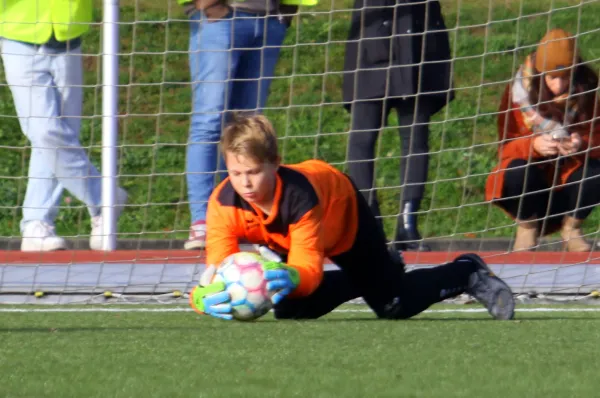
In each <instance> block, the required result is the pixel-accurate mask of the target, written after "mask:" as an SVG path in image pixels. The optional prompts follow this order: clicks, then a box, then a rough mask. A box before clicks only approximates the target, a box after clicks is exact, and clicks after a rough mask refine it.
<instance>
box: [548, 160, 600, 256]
mask: <svg viewBox="0 0 600 398" xmlns="http://www.w3.org/2000/svg"><path fill="white" fill-rule="evenodd" d="M557 196H560V197H562V198H563V200H562V203H565V206H564V207H565V208H563V209H560V210H559V211H557V212H560V213H563V212H567V214H565V215H564V217H563V219H562V230H561V237H562V238H563V240H564V241H565V245H566V248H567V250H568V251H573V252H586V251H590V250H591V249H592V246H591V245H590V244H589V243H588V242H586V240H585V239H584V237H583V232H582V230H581V226H582V224H583V221H584V220H585V219H586V218H587V217H588V216H589V215H590V214H591V212H592V211H593V210H594V208H595V207H596V206H597V205H598V203H600V161H598V160H595V159H590V160H589V161H588V164H587V165H585V166H582V167H580V168H579V169H577V170H575V171H574V172H573V174H571V175H570V176H569V178H568V179H567V185H566V186H565V187H564V188H563V189H562V190H560V191H558V193H557Z"/></svg>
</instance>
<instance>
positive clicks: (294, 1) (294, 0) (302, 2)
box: [0, 0, 319, 6]
mask: <svg viewBox="0 0 600 398" xmlns="http://www.w3.org/2000/svg"><path fill="white" fill-rule="evenodd" d="M0 1H1V0H0ZM177 2H178V3H179V4H186V3H192V0H177ZM280 3H281V4H285V5H288V6H315V5H317V4H318V3H319V0H281V1H280Z"/></svg>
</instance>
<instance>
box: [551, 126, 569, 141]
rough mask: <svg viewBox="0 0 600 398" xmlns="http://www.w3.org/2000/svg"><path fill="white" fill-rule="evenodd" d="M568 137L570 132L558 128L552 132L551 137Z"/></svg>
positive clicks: (560, 138)
mask: <svg viewBox="0 0 600 398" xmlns="http://www.w3.org/2000/svg"><path fill="white" fill-rule="evenodd" d="M569 137H570V134H569V133H568V132H567V131H566V130H564V129H560V130H557V131H553V132H552V139H554V140H557V141H562V140H566V139H568V138H569Z"/></svg>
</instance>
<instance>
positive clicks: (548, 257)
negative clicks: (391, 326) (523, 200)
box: [0, 250, 600, 266]
mask: <svg viewBox="0 0 600 398" xmlns="http://www.w3.org/2000/svg"><path fill="white" fill-rule="evenodd" d="M462 253H464V252H431V253H415V252H406V253H404V259H405V261H406V263H407V264H410V265H412V264H415V265H416V264H441V263H445V262H449V261H452V260H453V259H454V258H455V257H457V256H458V255H459V254H462ZM478 254H479V255H480V256H482V257H483V258H484V259H485V260H486V261H487V262H488V263H490V264H511V265H520V264H522V265H527V266H531V265H536V264H545V265H548V264H600V251H599V252H590V253H567V252H524V253H506V252H491V251H490V252H480V253H478ZM204 261H205V256H204V252H202V251H185V250H140V251H136V250H119V251H114V252H98V251H88V250H72V251H57V252H47V253H23V252H21V251H17V250H15V251H0V264H11V265H15V264H86V263H124V262H126V263H137V264H157V263H160V264H194V263H200V264H204Z"/></svg>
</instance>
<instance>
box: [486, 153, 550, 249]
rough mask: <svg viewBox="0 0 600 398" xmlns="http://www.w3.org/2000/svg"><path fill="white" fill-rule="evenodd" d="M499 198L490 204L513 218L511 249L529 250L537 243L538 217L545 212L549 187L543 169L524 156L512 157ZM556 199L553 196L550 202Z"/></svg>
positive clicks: (546, 211)
mask: <svg viewBox="0 0 600 398" xmlns="http://www.w3.org/2000/svg"><path fill="white" fill-rule="evenodd" d="M504 173H505V174H504V185H503V186H502V198H501V199H497V200H495V201H494V204H495V205H497V206H499V207H500V208H502V209H504V210H505V211H506V212H507V213H508V214H510V215H511V216H512V217H513V218H515V219H516V220H517V233H516V237H515V243H514V245H513V250H515V251H523V250H532V249H533V248H534V247H535V246H536V245H537V239H538V236H539V224H540V222H539V219H541V218H543V217H545V216H546V215H547V214H548V212H549V210H550V209H549V208H548V204H549V200H550V186H549V185H548V183H547V182H546V176H545V174H544V171H543V170H542V169H541V168H540V167H539V166H536V165H534V164H529V162H527V160H525V159H515V160H513V161H511V162H510V163H509V164H508V167H507V169H506V171H505V172H504ZM558 199H559V198H557V197H556V195H553V199H552V200H553V202H554V203H556V201H557V200H558Z"/></svg>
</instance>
